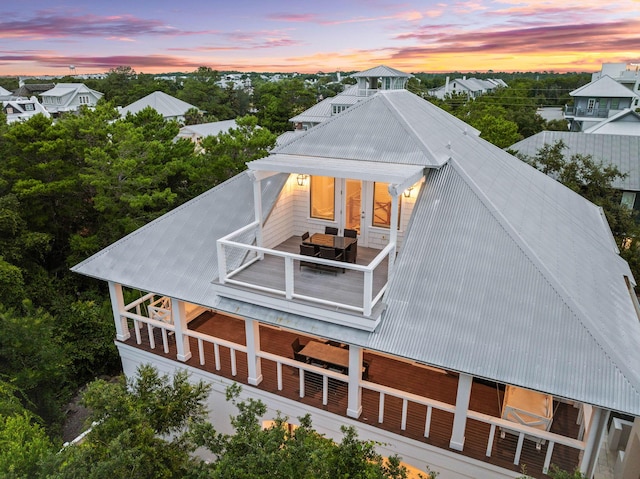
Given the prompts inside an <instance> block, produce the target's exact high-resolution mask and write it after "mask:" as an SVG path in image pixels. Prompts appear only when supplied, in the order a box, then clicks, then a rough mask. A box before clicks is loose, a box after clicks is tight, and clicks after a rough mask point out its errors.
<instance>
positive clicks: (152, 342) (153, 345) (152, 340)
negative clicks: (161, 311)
mask: <svg viewBox="0 0 640 479" xmlns="http://www.w3.org/2000/svg"><path fill="white" fill-rule="evenodd" d="M147 333H149V346H151V349H156V338H155V337H154V336H153V326H151V325H150V324H149V323H147Z"/></svg>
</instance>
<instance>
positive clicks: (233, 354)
mask: <svg viewBox="0 0 640 479" xmlns="http://www.w3.org/2000/svg"><path fill="white" fill-rule="evenodd" d="M230 351H231V375H232V376H235V375H236V374H238V370H237V369H236V350H235V349H230Z"/></svg>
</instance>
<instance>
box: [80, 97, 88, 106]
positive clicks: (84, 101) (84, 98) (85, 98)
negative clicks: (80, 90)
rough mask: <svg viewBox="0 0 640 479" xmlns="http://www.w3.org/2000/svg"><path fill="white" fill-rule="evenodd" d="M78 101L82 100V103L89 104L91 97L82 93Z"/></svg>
mask: <svg viewBox="0 0 640 479" xmlns="http://www.w3.org/2000/svg"><path fill="white" fill-rule="evenodd" d="M78 101H79V102H80V104H81V105H88V104H89V97H88V96H87V95H80V96H79V97H78Z"/></svg>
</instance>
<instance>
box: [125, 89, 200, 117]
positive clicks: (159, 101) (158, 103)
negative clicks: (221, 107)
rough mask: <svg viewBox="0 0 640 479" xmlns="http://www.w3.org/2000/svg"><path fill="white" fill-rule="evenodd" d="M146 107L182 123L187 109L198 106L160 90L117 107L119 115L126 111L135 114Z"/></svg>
mask: <svg viewBox="0 0 640 479" xmlns="http://www.w3.org/2000/svg"><path fill="white" fill-rule="evenodd" d="M147 107H151V108H153V109H154V110H156V111H157V112H158V113H160V114H161V115H162V117H163V118H164V119H165V120H175V121H177V122H178V123H184V115H185V113H186V112H187V111H188V110H190V109H192V108H195V109H196V110H198V108H196V107H195V106H193V105H192V104H190V103H187V102H186V101H182V100H179V99H177V98H175V97H173V96H171V95H168V94H166V93H164V92H161V91H154V92H153V93H150V94H148V95H147V96H145V97H143V98H140V99H139V100H137V101H134V102H133V103H131V104H130V105H127V106H125V107H123V108H119V111H120V115H121V116H126V115H127V113H131V114H132V115H135V114H136V113H139V112H140V111H142V110H144V109H145V108H147ZM198 111H200V110H198Z"/></svg>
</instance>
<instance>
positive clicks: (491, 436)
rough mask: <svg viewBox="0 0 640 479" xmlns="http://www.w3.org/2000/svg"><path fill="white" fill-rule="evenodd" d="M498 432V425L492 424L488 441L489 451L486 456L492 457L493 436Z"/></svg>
mask: <svg viewBox="0 0 640 479" xmlns="http://www.w3.org/2000/svg"><path fill="white" fill-rule="evenodd" d="M495 434H496V425H495V424H492V425H491V430H490V431H489V441H487V452H486V456H487V457H491V450H492V449H493V437H494V436H495Z"/></svg>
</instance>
